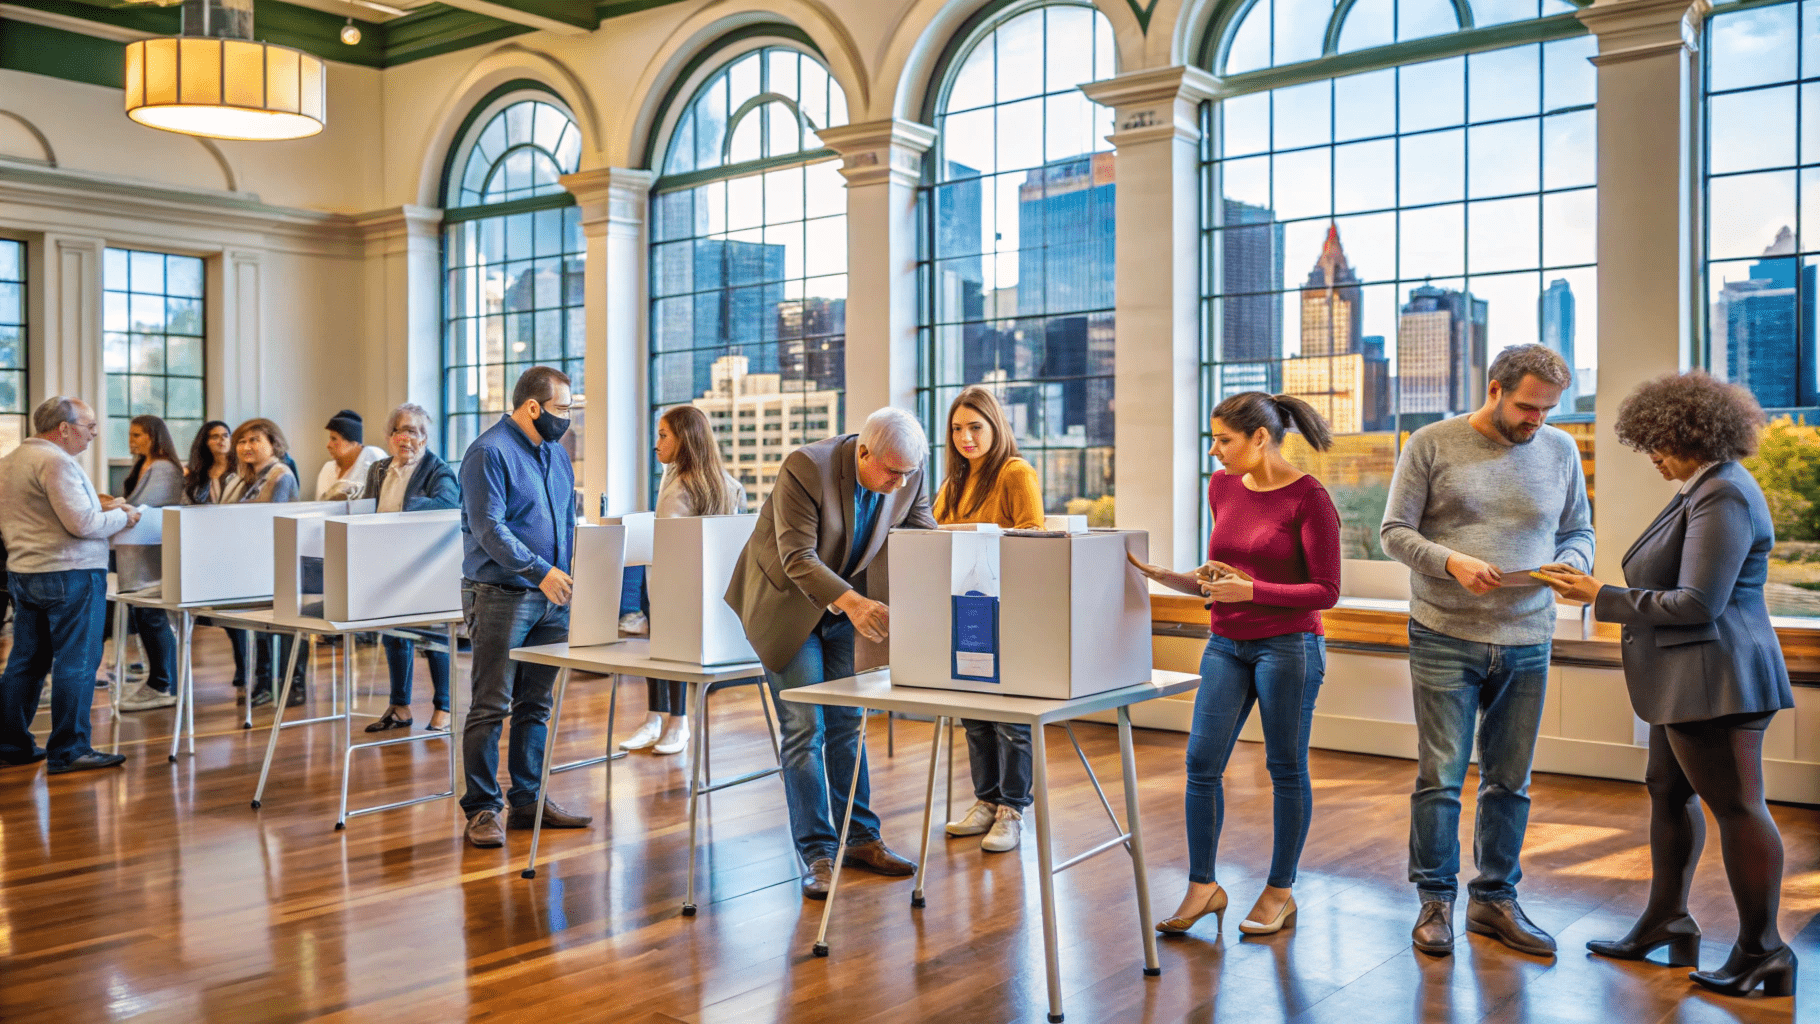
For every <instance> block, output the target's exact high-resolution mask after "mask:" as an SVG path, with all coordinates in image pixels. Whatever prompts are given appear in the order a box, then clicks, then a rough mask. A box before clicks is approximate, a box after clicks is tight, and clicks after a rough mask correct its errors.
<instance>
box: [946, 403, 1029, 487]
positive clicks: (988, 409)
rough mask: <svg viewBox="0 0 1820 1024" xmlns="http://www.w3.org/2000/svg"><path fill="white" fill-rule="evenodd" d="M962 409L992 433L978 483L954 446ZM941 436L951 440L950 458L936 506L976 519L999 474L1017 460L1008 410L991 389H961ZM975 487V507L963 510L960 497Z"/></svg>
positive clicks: (949, 442) (969, 466) (965, 458)
mask: <svg viewBox="0 0 1820 1024" xmlns="http://www.w3.org/2000/svg"><path fill="white" fill-rule="evenodd" d="M962 409H972V410H973V411H974V412H977V413H979V416H980V419H983V420H985V421H986V426H988V427H990V428H991V429H992V443H991V444H990V445H988V446H987V448H986V454H985V457H984V458H982V459H980V472H979V480H978V482H977V483H975V481H974V480H973V479H972V477H973V463H971V462H969V461H967V457H966V456H965V455H962V454H961V452H960V449H959V448H957V447H955V444H954V415H955V413H958V412H960V411H961V410H962ZM942 433H944V434H946V435H947V437H948V441H947V444H946V445H944V447H945V448H946V449H947V452H948V455H947V458H946V459H945V460H944V462H943V466H942V476H943V480H942V489H941V490H940V491H938V492H937V493H936V504H938V505H942V506H943V507H944V508H945V509H946V511H947V513H948V514H949V515H957V516H963V517H966V516H973V515H976V514H978V512H979V510H980V506H981V505H984V504H985V503H986V496H987V495H988V494H990V493H991V492H992V487H993V485H994V484H997V483H998V476H999V473H1000V472H1002V471H1003V470H1004V468H1005V463H1007V462H1010V461H1011V460H1012V459H1015V458H1017V438H1015V437H1012V436H1011V423H1010V421H1009V420H1007V419H1006V418H1005V409H1004V407H1003V406H1001V405H999V401H998V396H997V395H994V394H993V393H992V392H991V390H990V389H987V388H983V387H980V386H979V385H978V384H974V385H970V386H968V387H965V388H962V389H961V393H960V394H958V395H955V396H954V401H953V402H952V403H951V404H950V405H949V406H948V418H947V419H946V420H944V421H943V422H942ZM968 484H974V488H973V507H972V508H969V509H963V508H961V496H962V495H964V494H966V493H967V485H968Z"/></svg>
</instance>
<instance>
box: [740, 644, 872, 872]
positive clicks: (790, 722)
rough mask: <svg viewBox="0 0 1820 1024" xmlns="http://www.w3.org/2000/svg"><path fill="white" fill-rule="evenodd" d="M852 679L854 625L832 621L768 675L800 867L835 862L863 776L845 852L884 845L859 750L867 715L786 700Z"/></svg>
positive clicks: (785, 798)
mask: <svg viewBox="0 0 1820 1024" xmlns="http://www.w3.org/2000/svg"><path fill="white" fill-rule="evenodd" d="M852 674H853V624H852V623H851V622H848V621H847V619H846V617H845V616H835V615H827V616H824V617H823V618H822V621H821V622H820V623H819V624H817V625H816V627H815V631H814V632H813V633H810V634H809V639H807V640H805V641H803V646H802V650H800V651H797V652H796V657H795V658H793V659H792V660H791V661H790V664H789V665H787V666H785V668H784V670H783V671H782V672H773V671H771V670H770V669H766V670H765V681H766V682H768V683H770V684H771V692H772V694H773V696H775V697H777V701H776V703H777V724H778V727H779V728H780V729H781V730H782V732H783V738H782V747H783V751H782V753H783V760H784V770H783V777H784V803H785V804H787V805H788V806H789V808H790V838H791V839H792V840H793V841H794V842H795V843H796V852H797V855H798V856H800V857H802V859H803V863H805V864H813V863H815V862H816V861H817V860H820V859H821V858H823V857H828V858H832V857H833V856H834V848H835V845H836V844H837V843H839V842H840V824H839V822H840V820H841V819H842V818H843V817H845V816H846V813H847V787H848V786H850V785H851V784H852V783H853V776H854V772H856V771H857V772H858V773H859V788H858V789H857V790H856V791H855V792H854V795H853V825H852V828H851V830H850V831H849V833H848V835H847V844H848V845H849V846H857V845H859V844H861V843H869V842H872V841H873V840H875V839H877V838H878V837H879V834H878V815H876V814H874V813H872V808H871V806H870V805H871V800H872V786H871V781H870V779H869V778H868V777H867V774H866V762H865V759H864V755H863V754H862V756H861V758H860V759H859V761H858V762H857V763H855V760H854V757H853V755H854V750H855V747H856V746H857V745H858V743H859V727H860V721H861V717H860V716H862V715H864V714H865V712H864V711H862V710H860V709H859V708H837V707H831V706H821V705H816V704H797V703H794V702H792V701H787V700H784V699H783V698H782V697H781V696H780V695H781V694H782V692H783V691H784V690H788V689H793V688H795V687H798V686H809V685H811V684H813V683H819V682H823V681H825V680H829V679H845V678H846V677H848V676H850V675H852Z"/></svg>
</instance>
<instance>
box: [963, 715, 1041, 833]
mask: <svg viewBox="0 0 1820 1024" xmlns="http://www.w3.org/2000/svg"><path fill="white" fill-rule="evenodd" d="M961 725H963V726H965V727H966V729H967V766H968V768H970V769H971V770H972V772H973V796H974V798H975V799H978V800H984V801H986V802H987V803H989V804H1002V805H1004V806H1006V807H1013V808H1016V809H1017V810H1018V811H1020V812H1021V811H1023V810H1024V809H1025V808H1027V807H1029V806H1030V799H1031V798H1030V727H1029V726H1027V725H1013V724H1011V723H1009V722H975V721H973V720H972V719H970V718H963V719H961Z"/></svg>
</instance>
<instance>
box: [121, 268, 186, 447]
mask: <svg viewBox="0 0 1820 1024" xmlns="http://www.w3.org/2000/svg"><path fill="white" fill-rule="evenodd" d="M102 288H103V293H102V304H103V320H104V322H105V323H104V326H106V329H107V332H108V333H106V334H104V335H103V337H102V360H103V364H104V367H105V369H106V372H107V376H108V401H107V423H106V424H105V429H104V430H103V433H102V437H103V439H104V441H105V443H106V446H107V447H106V451H107V457H108V460H109V461H110V462H114V463H125V462H130V460H131V458H132V456H131V454H130V453H129V452H128V451H127V447H126V439H127V434H128V429H129V425H130V424H131V422H132V419H133V417H135V416H157V417H159V418H160V419H163V420H164V421H165V425H166V426H168V427H170V429H171V437H172V440H174V441H175V442H176V444H177V447H178V449H179V450H180V451H182V452H188V451H189V445H190V441H191V440H192V436H191V435H193V434H194V433H195V427H194V426H190V427H189V428H188V430H187V433H186V432H185V430H184V427H185V425H186V424H194V423H195V421H197V420H199V419H201V418H203V415H204V409H203V393H204V384H203V381H204V377H205V367H204V360H203V338H204V330H203V322H202V321H203V316H202V310H203V265H202V260H201V259H199V258H198V257H195V256H179V255H174V254H166V253H160V252H146V251H142V250H136V249H109V250H107V258H105V259H104V260H103V261H102Z"/></svg>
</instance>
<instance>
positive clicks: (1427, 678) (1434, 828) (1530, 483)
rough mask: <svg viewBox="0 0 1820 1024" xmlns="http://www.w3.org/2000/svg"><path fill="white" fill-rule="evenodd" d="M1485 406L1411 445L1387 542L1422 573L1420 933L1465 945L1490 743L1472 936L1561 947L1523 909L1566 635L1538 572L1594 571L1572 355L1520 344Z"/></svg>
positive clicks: (1490, 387) (1535, 948)
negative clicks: (1466, 846) (1533, 769)
mask: <svg viewBox="0 0 1820 1024" xmlns="http://www.w3.org/2000/svg"><path fill="white" fill-rule="evenodd" d="M1488 376H1489V378H1490V380H1489V381H1488V383H1487V384H1486V399H1485V404H1484V405H1482V406H1480V407H1479V409H1478V410H1477V411H1475V412H1473V413H1471V414H1470V415H1467V416H1458V417H1455V418H1453V419H1449V420H1442V421H1441V422H1439V423H1431V424H1429V425H1428V426H1425V427H1423V428H1422V429H1420V430H1418V431H1416V432H1415V433H1414V434H1413V435H1411V436H1410V438H1409V441H1408V442H1407V443H1406V444H1404V446H1403V453H1402V455H1401V456H1400V457H1399V458H1398V459H1397V470H1396V474H1395V476H1393V477H1392V478H1391V482H1390V497H1389V500H1388V501H1387V502H1386V503H1385V506H1384V525H1383V528H1382V531H1381V533H1380V536H1381V537H1382V539H1383V542H1384V551H1385V553H1386V554H1388V555H1390V556H1391V557H1392V558H1394V559H1396V560H1397V561H1399V562H1402V563H1403V564H1404V565H1407V566H1409V570H1410V572H1409V591H1410V604H1409V677H1410V682H1411V683H1412V684H1413V693H1414V697H1415V717H1416V785H1415V791H1414V792H1413V793H1412V794H1411V795H1410V799H1409V880H1410V881H1411V882H1414V883H1415V886H1416V892H1417V894H1418V895H1419V896H1420V898H1421V901H1422V907H1421V910H1420V911H1419V912H1418V915H1417V918H1416V926H1415V928H1414V929H1413V931H1412V933H1411V938H1412V939H1413V940H1414V943H1415V947H1416V948H1417V949H1419V950H1421V951H1422V952H1424V953H1427V954H1429V955H1431V956H1445V955H1447V954H1449V953H1451V952H1453V901H1454V898H1455V895H1456V892H1457V887H1458V876H1459V871H1460V789H1461V787H1462V785H1464V783H1465V781H1466V769H1467V764H1468V762H1469V761H1470V760H1471V758H1472V752H1473V740H1474V731H1475V726H1477V733H1478V736H1477V739H1478V747H1479V806H1478V814H1477V816H1476V820H1475V821H1474V823H1473V833H1474V835H1473V855H1474V860H1475V861H1476V862H1477V864H1478V868H1479V875H1478V877H1477V878H1474V879H1473V880H1472V881H1471V882H1470V883H1468V885H1467V890H1468V892H1469V893H1470V894H1471V899H1470V901H1469V902H1468V903H1467V908H1466V926H1467V928H1468V930H1470V931H1473V932H1477V933H1479V934H1482V935H1488V936H1490V937H1492V938H1495V939H1497V940H1498V941H1500V942H1502V943H1504V944H1505V945H1507V946H1510V947H1511V948H1512V949H1516V950H1519V951H1521V952H1524V953H1530V954H1534V955H1537V956H1552V955H1554V950H1555V940H1554V938H1553V937H1552V936H1550V935H1549V934H1548V933H1547V932H1545V931H1543V930H1542V929H1541V928H1538V927H1537V926H1536V925H1535V923H1534V922H1532V921H1530V920H1529V918H1528V917H1527V916H1526V915H1525V914H1524V913H1523V910H1522V908H1521V907H1519V906H1518V905H1517V883H1518V882H1519V881H1521V879H1522V877H1523V870H1522V867H1521V866H1520V864H1519V860H1520V858H1521V855H1522V853H1523V834H1524V832H1525V831H1526V830H1527V829H1528V827H1529V769H1530V765H1531V763H1532V762H1533V761H1534V759H1535V752H1536V737H1537V735H1538V733H1540V731H1541V724H1542V700H1543V695H1544V693H1545V691H1546V689H1547V686H1548V664H1549V657H1550V655H1551V653H1552V650H1553V640H1554V631H1555V601H1554V595H1553V594H1551V593H1549V591H1548V588H1547V587H1545V586H1543V585H1542V584H1541V583H1540V582H1539V581H1537V580H1534V579H1531V578H1529V577H1528V576H1527V574H1526V572H1527V570H1531V569H1535V568H1538V567H1540V566H1542V565H1545V564H1554V565H1560V566H1562V567H1565V568H1572V569H1579V570H1582V571H1584V570H1587V569H1591V568H1592V557H1593V530H1592V510H1591V507H1590V505H1589V504H1588V503H1587V500H1586V477H1585V474H1584V472H1583V471H1582V469H1581V467H1580V452H1579V449H1578V447H1577V446H1576V445H1575V443H1574V439H1573V438H1571V437H1569V436H1568V435H1567V434H1566V433H1565V432H1563V431H1560V430H1557V429H1555V428H1554V427H1550V426H1548V425H1547V419H1548V414H1549V412H1550V411H1551V410H1553V409H1554V407H1555V404H1556V403H1557V402H1559V401H1560V399H1561V392H1562V391H1563V390H1565V389H1566V388H1567V386H1568V385H1569V384H1571V383H1572V382H1573V373H1572V371H1571V370H1569V369H1568V366H1567V363H1566V362H1565V361H1564V360H1562V358H1561V356H1560V354H1559V353H1557V352H1554V351H1553V350H1551V349H1549V348H1547V347H1545V346H1542V345H1533V344H1532V345H1513V346H1511V347H1509V348H1506V349H1504V350H1503V351H1502V352H1499V353H1498V357H1497V358H1496V359H1495V360H1493V361H1492V364H1491V369H1490V371H1489V374H1488Z"/></svg>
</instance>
